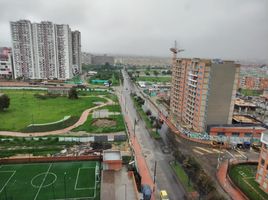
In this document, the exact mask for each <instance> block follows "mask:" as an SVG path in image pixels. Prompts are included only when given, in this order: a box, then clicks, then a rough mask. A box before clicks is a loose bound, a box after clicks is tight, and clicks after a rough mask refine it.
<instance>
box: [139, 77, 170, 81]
mask: <svg viewBox="0 0 268 200" xmlns="http://www.w3.org/2000/svg"><path fill="white" fill-rule="evenodd" d="M136 80H137V81H149V82H171V76H157V77H153V76H140V77H137V79H136Z"/></svg>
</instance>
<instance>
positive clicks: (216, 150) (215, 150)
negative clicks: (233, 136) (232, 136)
mask: <svg viewBox="0 0 268 200" xmlns="http://www.w3.org/2000/svg"><path fill="white" fill-rule="evenodd" d="M212 151H214V152H216V153H223V152H222V151H219V150H218V149H212Z"/></svg>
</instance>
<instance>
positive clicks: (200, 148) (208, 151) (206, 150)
mask: <svg viewBox="0 0 268 200" xmlns="http://www.w3.org/2000/svg"><path fill="white" fill-rule="evenodd" d="M195 148H196V149H199V150H202V151H205V152H207V153H213V152H212V151H210V150H208V149H205V148H202V147H195Z"/></svg>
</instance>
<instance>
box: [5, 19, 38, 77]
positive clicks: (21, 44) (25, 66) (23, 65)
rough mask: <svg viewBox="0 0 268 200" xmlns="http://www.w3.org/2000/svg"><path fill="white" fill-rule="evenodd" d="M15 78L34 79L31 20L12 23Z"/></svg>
mask: <svg viewBox="0 0 268 200" xmlns="http://www.w3.org/2000/svg"><path fill="white" fill-rule="evenodd" d="M10 28H11V37H12V51H13V65H14V78H18V77H24V78H30V79H34V78H36V77H35V64H34V54H33V39H32V38H33V37H32V25H31V22H30V21H29V20H19V21H17V22H10Z"/></svg>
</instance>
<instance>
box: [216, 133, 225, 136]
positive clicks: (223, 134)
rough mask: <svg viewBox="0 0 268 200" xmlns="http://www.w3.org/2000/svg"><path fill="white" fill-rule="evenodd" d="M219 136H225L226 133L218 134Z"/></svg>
mask: <svg viewBox="0 0 268 200" xmlns="http://www.w3.org/2000/svg"><path fill="white" fill-rule="evenodd" d="M217 135H218V136H225V133H224V132H218V133H217Z"/></svg>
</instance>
